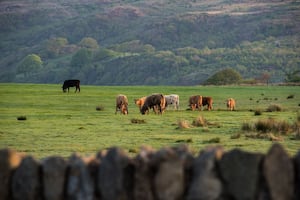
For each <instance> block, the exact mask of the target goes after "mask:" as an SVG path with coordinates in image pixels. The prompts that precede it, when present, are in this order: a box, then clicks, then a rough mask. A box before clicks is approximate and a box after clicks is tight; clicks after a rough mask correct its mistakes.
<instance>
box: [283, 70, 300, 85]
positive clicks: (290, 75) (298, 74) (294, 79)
mask: <svg viewBox="0 0 300 200" xmlns="http://www.w3.org/2000/svg"><path fill="white" fill-rule="evenodd" d="M285 81H286V82H288V83H300V70H296V71H293V72H286V78H285Z"/></svg>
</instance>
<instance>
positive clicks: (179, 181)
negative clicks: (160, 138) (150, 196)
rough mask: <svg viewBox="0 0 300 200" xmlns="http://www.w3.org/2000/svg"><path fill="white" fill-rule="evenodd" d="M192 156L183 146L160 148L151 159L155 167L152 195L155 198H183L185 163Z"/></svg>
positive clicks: (167, 199) (165, 199)
mask: <svg viewBox="0 0 300 200" xmlns="http://www.w3.org/2000/svg"><path fill="white" fill-rule="evenodd" d="M190 158H192V156H191V154H190V152H189V150H188V149H187V148H186V147H185V146H181V147H178V148H162V149H161V150H159V151H158V152H156V153H155V154H154V156H153V158H152V160H151V162H152V163H151V165H152V166H153V167H154V169H155V174H154V180H153V184H154V187H153V188H154V196H155V199H159V200H169V199H174V200H176V199H183V197H184V193H185V188H186V181H185V180H186V179H185V178H186V177H185V175H186V174H185V172H186V165H187V164H188V163H189V161H190V160H189V159H190Z"/></svg>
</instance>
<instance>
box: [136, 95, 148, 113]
mask: <svg viewBox="0 0 300 200" xmlns="http://www.w3.org/2000/svg"><path fill="white" fill-rule="evenodd" d="M146 98H147V97H141V98H139V99H134V103H135V105H137V106H138V107H139V109H140V110H141V108H142V106H143V105H144V103H145V100H146Z"/></svg>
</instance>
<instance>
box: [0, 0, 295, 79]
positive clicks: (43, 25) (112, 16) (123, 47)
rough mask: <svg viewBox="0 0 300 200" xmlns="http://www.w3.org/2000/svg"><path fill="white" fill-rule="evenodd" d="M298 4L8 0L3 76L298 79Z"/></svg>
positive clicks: (2, 26) (1, 38)
mask: <svg viewBox="0 0 300 200" xmlns="http://www.w3.org/2000/svg"><path fill="white" fill-rule="evenodd" d="M299 10H300V2H296V1H290V0H286V1H279V0H278V1H276V0H264V1H255V0H234V1H232V0H230V1H228V0H172V1H170V0H123V1H122V0H84V1H81V0H66V1H59V0H43V1H40V0H4V1H1V2H0V50H1V51H0V52H1V53H0V82H33V83H62V82H63V80H65V79H70V78H77V79H80V80H81V82H82V83H83V84H97V85H195V84H202V83H204V82H205V81H206V80H207V79H208V78H209V77H210V76H212V75H213V74H215V73H217V72H219V71H220V70H223V69H227V68H230V69H233V70H235V71H236V72H238V73H239V74H241V76H242V77H243V79H244V80H246V82H259V81H260V82H261V81H268V82H272V83H278V82H284V81H293V82H297V81H298V82H299V80H300V74H299V73H300V70H299V69H300V43H299V41H300V40H299V39H300V35H299V32H300V13H299ZM266 77H267V80H266Z"/></svg>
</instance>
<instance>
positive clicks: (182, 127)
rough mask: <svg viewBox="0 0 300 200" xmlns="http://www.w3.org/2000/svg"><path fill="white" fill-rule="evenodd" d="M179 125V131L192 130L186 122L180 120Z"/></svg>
mask: <svg viewBox="0 0 300 200" xmlns="http://www.w3.org/2000/svg"><path fill="white" fill-rule="evenodd" d="M177 124H178V128H179V129H185V128H190V124H189V122H188V121H186V120H179V121H178V123H177Z"/></svg>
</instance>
